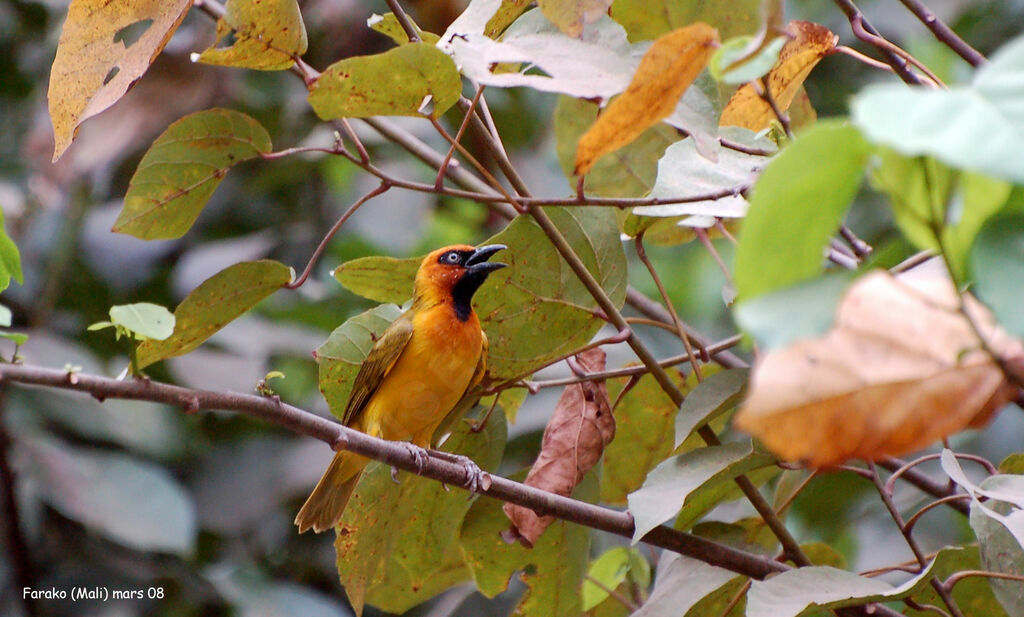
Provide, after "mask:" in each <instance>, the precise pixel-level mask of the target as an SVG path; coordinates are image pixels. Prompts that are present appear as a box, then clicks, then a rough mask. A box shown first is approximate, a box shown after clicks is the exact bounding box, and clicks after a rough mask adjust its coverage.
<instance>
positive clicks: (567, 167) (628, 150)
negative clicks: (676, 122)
mask: <svg viewBox="0 0 1024 617" xmlns="http://www.w3.org/2000/svg"><path fill="white" fill-rule="evenodd" d="M598 110H599V107H598V106H597V105H595V104H594V103H590V102H588V101H585V100H582V99H575V98H571V97H567V96H560V97H558V103H557V105H556V106H555V114H554V121H555V150H556V152H557V153H558V163H559V165H560V166H561V168H562V172H563V173H565V177H566V178H567V179H568V180H569V181H570V183H572V184H575V182H576V177H575V176H574V175H573V168H574V167H575V166H576V144H577V143H578V142H579V140H580V137H581V136H582V135H583V133H585V132H586V131H587V129H588V128H590V125H592V124H593V123H594V121H595V120H597V112H598ZM679 139H680V136H679V134H678V133H677V132H676V130H675V129H673V128H672V127H670V126H668V125H667V124H664V123H662V124H658V125H656V126H653V127H651V128H649V129H647V130H646V131H644V132H643V134H642V135H640V137H638V138H636V140H635V141H633V142H632V143H630V144H629V145H627V146H625V147H623V148H620V149H619V150H616V151H615V152H613V153H611V154H609V155H608V156H604V157H601V158H600V159H598V161H597V162H596V163H595V164H594V167H593V168H592V169H591V170H590V171H589V172H587V175H586V180H585V182H584V185H583V188H584V190H585V191H586V193H587V194H588V195H594V196H598V197H639V196H641V195H646V194H647V193H648V192H649V191H650V190H651V189H652V188H653V187H654V181H655V178H656V177H657V170H658V159H660V158H661V157H662V155H663V154H664V153H665V151H666V148H668V147H669V146H670V145H671V144H673V143H675V142H678V141H679Z"/></svg>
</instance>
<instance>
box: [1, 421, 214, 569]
mask: <svg viewBox="0 0 1024 617" xmlns="http://www.w3.org/2000/svg"><path fill="white" fill-rule="evenodd" d="M19 444H20V445H21V446H23V447H24V451H25V453H26V454H27V455H28V457H29V459H30V461H31V463H30V465H28V466H27V468H28V469H29V470H30V473H31V474H32V476H33V477H35V478H36V482H35V486H36V487H37V488H38V490H39V491H41V492H42V496H43V498H44V499H45V500H46V502H47V503H49V504H50V505H51V506H53V507H54V508H56V509H57V510H58V511H59V512H60V513H61V514H63V515H64V516H66V517H68V518H70V519H72V520H74V521H78V522H80V523H82V524H83V525H85V526H86V527H88V528H89V529H92V530H94V531H96V532H97V533H99V534H101V535H103V536H104V537H106V538H109V539H110V540H113V541H114V542H117V543H118V544H121V545H123V546H127V547H129V548H133V549H136V550H139V551H158V552H166V553H173V554H175V555H180V556H187V555H188V554H189V553H191V552H192V549H193V547H194V546H195V540H196V520H195V516H196V515H195V509H194V506H193V504H192V500H191V499H190V498H189V495H188V493H187V492H186V491H185V490H184V489H183V488H182V487H181V485H180V484H178V482H177V481H176V480H175V479H174V478H173V477H171V476H170V474H168V473H167V471H166V470H164V469H162V468H160V467H158V466H156V465H153V464H151V463H146V462H144V461H140V460H137V459H134V458H132V457H129V456H125V455H123V454H117V453H114V452H103V451H98V450H83V449H79V448H76V447H73V446H71V445H70V444H68V443H63V442H58V441H56V440H53V439H50V438H44V437H41V436H40V437H32V438H29V439H26V438H25V436H23V437H22V439H21V440H19ZM143 495H144V496H145V499H141V498H140V496H143Z"/></svg>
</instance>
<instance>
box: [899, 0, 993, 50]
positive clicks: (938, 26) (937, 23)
mask: <svg viewBox="0 0 1024 617" xmlns="http://www.w3.org/2000/svg"><path fill="white" fill-rule="evenodd" d="M900 2H902V3H903V6H905V7H907V8H908V9H910V12H911V13H913V14H914V15H915V16H916V17H917V18H918V19H920V20H921V21H922V22H923V23H924V25H925V26H927V27H928V29H929V30H931V31H932V34H934V35H935V38H937V39H939V40H940V41H942V42H943V43H945V44H946V46H947V47H949V48H950V49H952V50H953V51H955V52H956V53H957V55H959V56H960V57H961V58H963V59H964V60H966V61H967V62H968V64H970V65H971V66H974V67H978V66H981V65H982V64H984V63H985V56H983V55H981V52H979V51H978V50H977V49H975V48H973V47H971V46H970V45H969V44H968V43H967V41H965V40H963V39H962V38H960V37H959V36H958V35H957V33H956V32H953V29H952V28H950V27H949V26H947V25H946V23H945V22H943V21H942V20H941V19H939V18H938V17H936V16H935V13H932V12H931V10H930V9H929V8H928V7H927V6H925V5H924V3H923V2H921V1H920V0H900Z"/></svg>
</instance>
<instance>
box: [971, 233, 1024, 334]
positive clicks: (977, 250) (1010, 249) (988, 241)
mask: <svg viewBox="0 0 1024 617" xmlns="http://www.w3.org/2000/svg"><path fill="white" fill-rule="evenodd" d="M970 275H971V279H973V281H974V287H973V291H974V293H975V294H976V295H977V296H978V297H979V298H980V299H981V300H982V301H983V302H984V303H985V304H986V305H988V307H989V308H990V309H992V312H993V313H995V316H996V319H997V320H998V321H999V325H1001V326H1002V327H1004V328H1006V329H1007V330H1009V331H1010V332H1012V333H1014V334H1016V335H1018V336H1024V311H1021V295H1020V294H1021V290H1022V289H1024V215H1022V214H1010V215H1005V216H1000V217H998V218H996V219H993V220H992V221H990V222H989V223H988V224H987V225H985V227H984V228H983V229H982V230H981V233H979V234H978V236H977V238H976V240H975V242H974V246H973V247H972V248H971V260H970Z"/></svg>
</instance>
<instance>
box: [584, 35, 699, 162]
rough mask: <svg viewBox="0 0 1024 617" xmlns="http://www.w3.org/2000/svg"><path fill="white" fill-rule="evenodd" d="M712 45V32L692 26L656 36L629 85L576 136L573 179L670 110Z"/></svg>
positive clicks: (696, 73)
mask: <svg viewBox="0 0 1024 617" xmlns="http://www.w3.org/2000/svg"><path fill="white" fill-rule="evenodd" d="M717 44H718V31H717V30H715V29H714V28H712V27H711V26H709V25H707V24H706V23H704V22H696V23H693V24H690V25H689V26H686V27H685V28H679V29H678V30H673V31H672V32H669V33H668V34H666V35H664V36H661V37H659V38H658V39H657V40H656V41H654V44H653V45H651V48H650V49H648V50H647V53H645V54H644V57H643V58H642V59H641V60H640V65H639V66H638V67H637V69H636V73H635V74H634V75H633V80H632V81H631V82H630V83H629V87H628V88H626V91H625V92H623V93H622V94H621V95H620V96H619V97H618V98H617V99H615V100H614V101H612V103H611V104H610V105H609V106H608V109H606V110H604V112H603V113H602V114H601V115H600V116H598V118H597V121H596V122H594V125H593V126H591V127H590V128H589V129H588V130H587V132H586V133H584V134H583V136H582V137H580V141H579V145H578V146H577V148H576V168H575V171H574V172H573V173H575V174H576V175H577V176H580V175H583V174H585V173H587V172H588V171H590V168H591V167H593V166H594V163H595V162H596V161H597V159H599V158H601V157H602V156H603V155H605V154H608V153H609V152H614V151H615V150H618V149H619V148H621V147H623V146H625V145H626V144H629V143H630V142H632V141H633V140H634V139H636V138H637V137H639V136H640V135H641V134H642V133H643V132H644V131H645V130H647V129H648V128H649V127H651V126H654V124H656V123H657V122H659V121H661V120H663V119H664V118H667V117H668V116H670V115H671V114H672V112H673V111H675V108H676V104H678V103H679V98H680V97H681V96H683V93H684V92H685V91H686V89H687V88H689V87H690V84H692V83H693V80H694V79H696V78H697V75H699V74H700V72H701V71H703V70H704V67H706V66H707V64H708V60H709V59H710V58H711V54H712V52H714V48H715V46H716V45H717Z"/></svg>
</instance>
